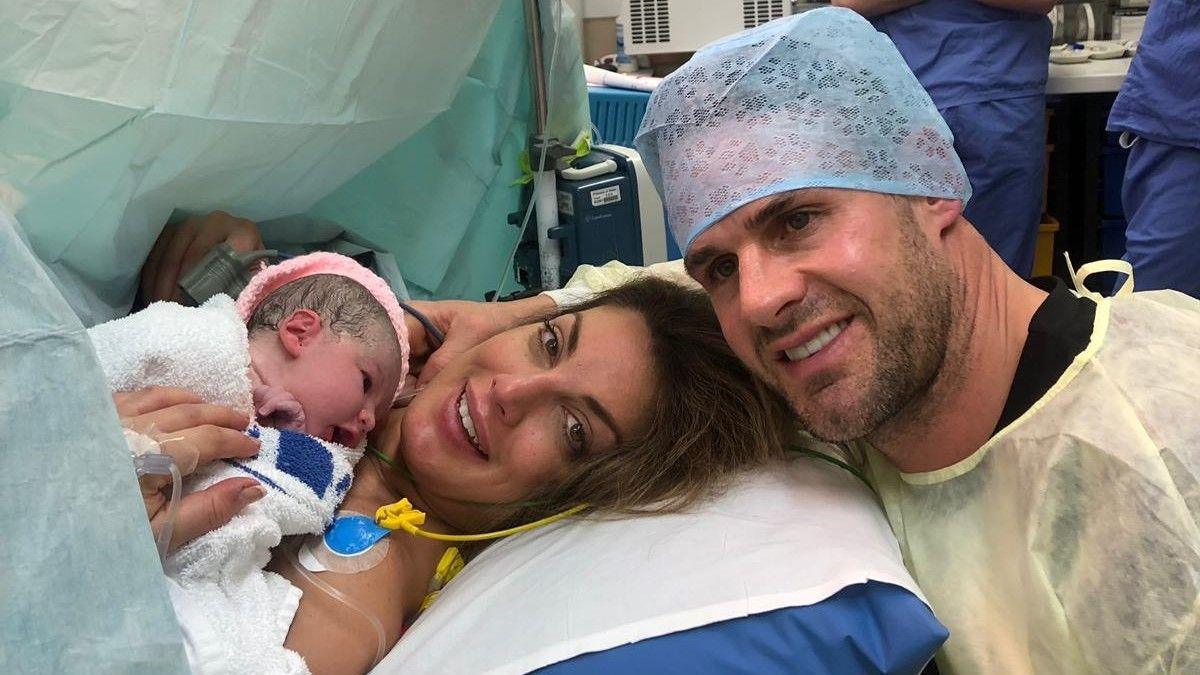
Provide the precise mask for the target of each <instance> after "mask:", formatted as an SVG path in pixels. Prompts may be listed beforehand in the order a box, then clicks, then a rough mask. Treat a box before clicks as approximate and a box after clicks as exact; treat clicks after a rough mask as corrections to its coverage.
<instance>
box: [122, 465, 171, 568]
mask: <svg viewBox="0 0 1200 675" xmlns="http://www.w3.org/2000/svg"><path fill="white" fill-rule="evenodd" d="M133 468H134V471H136V472H137V475H138V477H139V478H140V477H142V476H170V477H171V498H170V501H169V502H168V503H167V517H166V522H165V523H163V526H162V528H161V529H159V531H158V536H157V537H155V541H154V543H155V546H157V547H158V557H159V558H160V559H166V557H167V548H168V547H169V546H170V545H171V534H172V533H173V532H174V530H175V517H176V516H177V515H179V500H180V498H181V496H182V493H183V476H182V475H181V474H180V472H179V467H178V466H177V465H176V464H175V459H174V458H173V457H171V456H170V455H165V454H160V453H146V454H144V455H138V456H137V457H134V458H133Z"/></svg>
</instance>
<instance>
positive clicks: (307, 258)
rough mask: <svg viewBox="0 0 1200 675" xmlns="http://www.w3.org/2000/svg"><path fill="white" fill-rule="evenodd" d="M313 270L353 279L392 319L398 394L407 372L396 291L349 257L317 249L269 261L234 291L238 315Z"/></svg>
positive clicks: (247, 317)
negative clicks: (237, 292) (397, 349)
mask: <svg viewBox="0 0 1200 675" xmlns="http://www.w3.org/2000/svg"><path fill="white" fill-rule="evenodd" d="M313 274H337V275H340V276H343V277H346V278H348V279H351V280H352V281H356V282H358V283H359V284H360V285H361V286H362V287H363V288H365V289H367V292H369V293H370V294H371V295H372V297H374V298H375V300H376V301H377V302H378V303H379V304H380V305H381V306H383V308H384V309H385V310H386V311H387V315H388V318H390V319H391V320H392V328H394V329H395V330H396V339H397V340H399V341H400V386H399V387H398V388H397V389H396V395H397V396H398V395H399V394H400V390H401V389H403V388H404V378H405V377H406V376H407V375H408V328H407V327H406V326H405V325H404V310H402V309H400V303H399V302H397V301H396V295H395V294H394V293H392V289H391V287H389V286H388V284H387V282H386V281H384V280H383V279H382V278H380V277H379V276H378V275H376V274H375V273H374V272H372V271H371V270H369V269H367V268H366V267H363V266H362V265H360V264H358V262H357V261H355V260H354V259H353V258H349V257H347V256H344V255H341V254H338V253H328V252H325V251H318V252H316V253H309V254H307V255H301V256H296V257H295V258H291V259H289V260H285V261H283V262H281V263H279V264H278V265H271V266H270V267H268V268H266V269H264V270H263V271H261V272H259V273H258V274H255V275H254V276H253V277H252V278H251V279H250V283H249V284H247V285H246V288H244V289H242V292H241V294H240V295H238V299H237V309H238V313H239V314H241V315H242V320H243V321H249V320H250V315H251V314H253V313H254V309H255V308H256V307H258V303H260V302H262V301H263V300H264V299H265V298H266V297H267V296H269V295H271V294H272V293H274V292H275V291H277V290H279V289H280V288H281V287H283V285H284V284H287V283H289V282H292V281H295V280H297V279H302V278H304V277H307V276H311V275H313Z"/></svg>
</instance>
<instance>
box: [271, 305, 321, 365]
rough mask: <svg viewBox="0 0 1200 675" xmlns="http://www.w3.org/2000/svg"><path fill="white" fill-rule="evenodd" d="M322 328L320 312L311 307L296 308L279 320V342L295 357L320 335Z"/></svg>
mask: <svg viewBox="0 0 1200 675" xmlns="http://www.w3.org/2000/svg"><path fill="white" fill-rule="evenodd" d="M324 329H325V326H324V324H322V323H321V315H320V314H317V313H316V312H314V311H312V310H311V309H298V310H296V311H295V312H292V315H291V316H289V317H288V318H286V319H284V320H283V321H281V322H279V342H280V344H282V345H283V348H284V350H285V351H286V352H287V353H288V354H289V355H290V356H292V357H293V358H295V357H297V356H300V353H301V352H303V351H304V350H305V349H306V348H308V346H309V345H311V344H312V343H313V342H314V341H315V340H316V339H317V338H318V337H320V336H321V331H323V330H324Z"/></svg>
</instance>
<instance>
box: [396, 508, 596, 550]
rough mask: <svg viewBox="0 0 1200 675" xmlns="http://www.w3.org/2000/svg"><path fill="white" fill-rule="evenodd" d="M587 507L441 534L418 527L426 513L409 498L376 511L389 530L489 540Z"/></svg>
mask: <svg viewBox="0 0 1200 675" xmlns="http://www.w3.org/2000/svg"><path fill="white" fill-rule="evenodd" d="M587 507H588V505H587V504H580V505H579V506H575V507H572V508H569V509H567V510H566V511H563V512H562V513H556V514H554V515H552V516H549V517H547V518H542V519H541V520H535V521H533V522H532V523H525V524H524V525H518V526H517V527H510V528H508V529H507V530H498V531H496V532H484V533H483V534H441V533H438V532H426V531H425V530H422V529H421V528H420V527H417V526H418V525H424V524H425V513H424V512H423V511H418V510H417V509H415V508H413V505H412V502H410V501H408V499H401V500H400V501H398V502H396V503H395V504H385V505H384V506H381V507H379V509H378V510H377V511H375V522H376V523H377V524H379V526H380V527H386V528H387V529H389V530H404V531H405V532H407V533H409V534H411V535H413V536H415V537H425V538H426V539H435V540H437V541H487V540H488V539H500V538H501V537H507V536H510V535H514V534H519V533H521V532H528V531H529V530H533V529H536V528H539V527H541V526H543V525H549V524H550V523H553V522H557V521H559V520H562V519H563V518H567V517H569V516H573V515H575V514H576V513H579V512H580V511H582V510H584V509H586V508H587Z"/></svg>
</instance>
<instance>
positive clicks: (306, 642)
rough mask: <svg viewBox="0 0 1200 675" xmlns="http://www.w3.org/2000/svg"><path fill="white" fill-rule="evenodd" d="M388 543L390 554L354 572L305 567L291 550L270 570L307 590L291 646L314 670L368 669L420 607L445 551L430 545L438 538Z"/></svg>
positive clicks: (320, 674)
mask: <svg viewBox="0 0 1200 675" xmlns="http://www.w3.org/2000/svg"><path fill="white" fill-rule="evenodd" d="M385 541H387V546H388V550H387V554H386V555H385V556H384V557H383V559H382V560H381V561H380V562H379V564H377V565H376V566H374V567H372V568H371V569H368V570H363V571H360V572H356V573H352V574H338V573H334V572H320V573H313V572H309V571H307V570H300V569H298V566H299V563H298V562H296V559H295V555H294V554H292V553H290V552H288V551H277V553H276V555H275V557H274V558H273V559H272V561H271V565H270V567H269V569H271V570H272V571H274V572H277V573H279V574H281V575H282V576H284V577H285V578H286V579H288V580H289V581H291V582H292V583H293V584H294V585H295V586H296V587H297V588H299V589H300V590H301V591H302V593H303V596H302V597H301V599H300V607H299V609H298V610H297V611H296V617H295V619H294V620H293V621H292V626H291V630H290V631H289V632H288V636H287V641H286V642H285V645H286V646H287V647H288V648H289V649H292V650H294V651H296V652H298V653H299V654H300V655H301V656H303V657H304V660H305V662H306V663H307V664H308V667H309V669H310V670H311V671H312V672H313V673H314V674H316V675H325V674H326V673H363V672H366V671H367V670H368V669H370V667H371V666H372V665H374V663H375V662H376V661H377V659H378V658H381V657H382V655H383V654H386V653H387V650H389V649H391V647H392V646H393V645H395V644H396V641H397V640H398V639H399V637H400V633H401V631H402V630H403V627H404V623H405V621H406V619H407V618H409V617H411V616H413V614H414V613H415V612H416V610H417V609H418V607H419V606H420V603H421V599H422V598H423V597H424V595H425V589H426V587H427V585H428V583H429V580H430V578H432V576H433V574H434V571H435V570H436V567H437V561H438V557H439V556H440V555H441V553H440V551H437V550H436V548H437V547H433V546H429V544H431V543H433V542H423V541H416V540H413V539H411V538H409V537H407V536H406V535H403V534H400V533H393V534H392V535H390V536H389V537H388V539H386V540H385ZM284 546H288V544H287V543H285V544H284ZM312 577H316V579H317V580H319V581H320V582H322V583H324V584H326V585H328V586H329V587H331V588H332V589H333V591H334V592H336V593H337V594H339V595H341V596H343V598H345V600H346V602H344V601H342V600H340V599H338V598H336V597H334V595H333V594H331V593H329V592H328V591H326V590H325V589H323V588H321V587H320V585H318V584H317V583H314V582H313V581H312V580H311V578H312ZM351 605H354V606H353V607H352V606H351ZM371 617H373V618H374V619H375V620H374V621H372V619H371ZM381 633H382V636H383V637H382V640H381V639H380V634H381Z"/></svg>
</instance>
